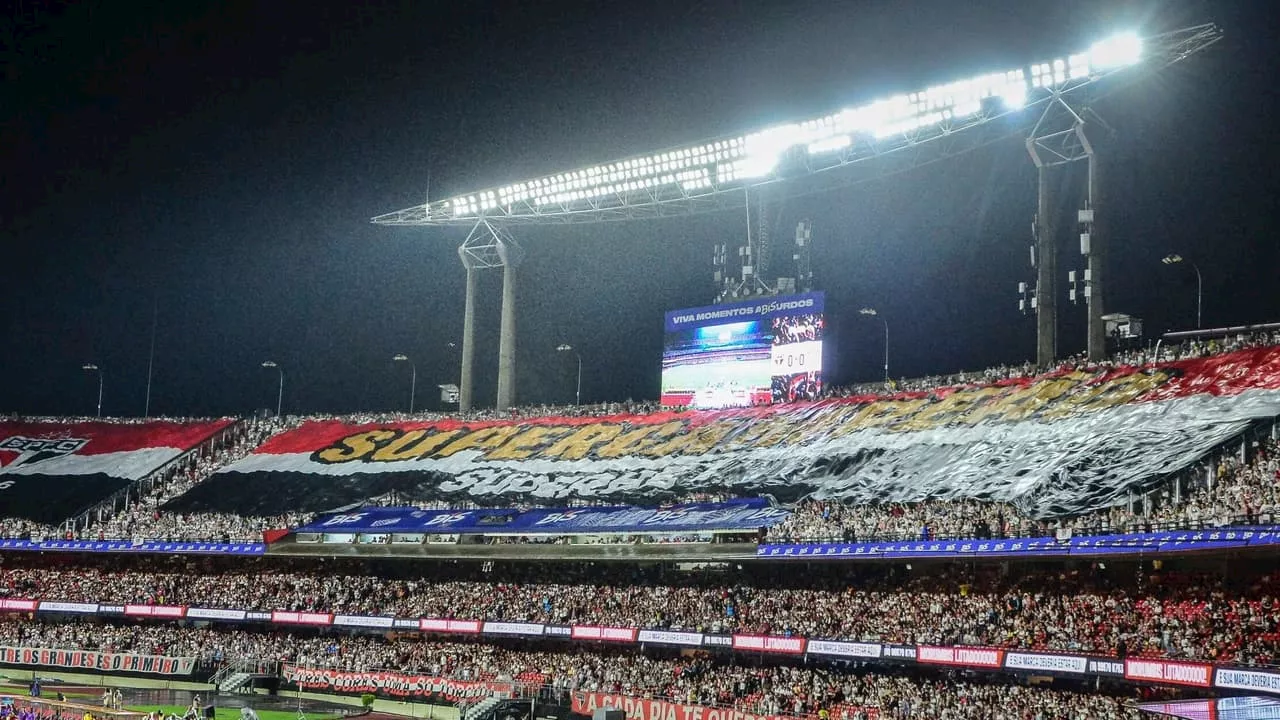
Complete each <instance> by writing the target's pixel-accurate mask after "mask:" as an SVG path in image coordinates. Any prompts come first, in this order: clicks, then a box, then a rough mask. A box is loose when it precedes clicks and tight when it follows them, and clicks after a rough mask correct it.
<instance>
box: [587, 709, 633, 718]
mask: <svg viewBox="0 0 1280 720" xmlns="http://www.w3.org/2000/svg"><path fill="white" fill-rule="evenodd" d="M591 720H627V714H626V713H624V712H622V711H621V710H619V709H618V708H609V707H602V708H596V711H595V712H593V713H591Z"/></svg>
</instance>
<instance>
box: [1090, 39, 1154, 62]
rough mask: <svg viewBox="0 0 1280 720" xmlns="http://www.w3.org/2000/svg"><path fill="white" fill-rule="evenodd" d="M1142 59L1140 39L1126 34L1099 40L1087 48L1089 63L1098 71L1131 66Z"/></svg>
mask: <svg viewBox="0 0 1280 720" xmlns="http://www.w3.org/2000/svg"><path fill="white" fill-rule="evenodd" d="M1141 59H1142V38H1140V37H1138V36H1137V34H1136V33H1132V32H1126V33H1120V34H1118V35H1112V36H1111V37H1109V38H1107V39H1105V40H1099V41H1098V42H1096V43H1094V44H1093V47H1091V48H1089V63H1090V65H1091V66H1092V67H1095V68H1099V69H1103V70H1105V69H1110V68H1118V67H1124V66H1126V65H1133V64H1134V63H1137V62H1138V61H1140V60H1141Z"/></svg>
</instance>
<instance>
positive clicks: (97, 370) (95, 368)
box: [80, 363, 102, 417]
mask: <svg viewBox="0 0 1280 720" xmlns="http://www.w3.org/2000/svg"><path fill="white" fill-rule="evenodd" d="M80 369H81V370H84V371H85V372H92V373H98V417H102V369H101V368H99V367H98V366H97V365H95V364H93V363H85V364H84V365H81V366H80Z"/></svg>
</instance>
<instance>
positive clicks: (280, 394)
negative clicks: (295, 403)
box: [262, 360, 284, 418]
mask: <svg viewBox="0 0 1280 720" xmlns="http://www.w3.org/2000/svg"><path fill="white" fill-rule="evenodd" d="M262 367H264V368H273V369H274V370H275V371H276V372H278V373H280V387H279V389H278V390H276V417H277V418H279V417H280V405H281V403H282V402H284V369H283V368H281V367H280V366H279V365H277V364H276V362H275V361H274V360H267V361H265V362H263V363H262Z"/></svg>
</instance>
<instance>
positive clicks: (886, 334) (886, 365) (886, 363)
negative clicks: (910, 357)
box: [858, 307, 889, 383]
mask: <svg viewBox="0 0 1280 720" xmlns="http://www.w3.org/2000/svg"><path fill="white" fill-rule="evenodd" d="M858 314H859V315H868V316H870V317H879V318H880V322H882V323H884V381H885V382H886V383H887V382H889V321H888V320H886V319H885V317H884V316H883V315H881V314H880V313H879V312H877V311H876V309H875V308H869V307H864V308H862V309H861V310H859V311H858Z"/></svg>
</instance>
